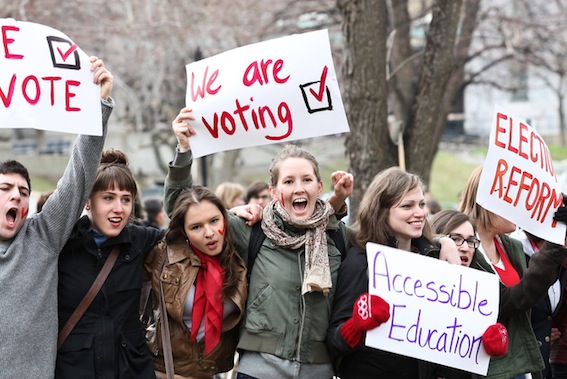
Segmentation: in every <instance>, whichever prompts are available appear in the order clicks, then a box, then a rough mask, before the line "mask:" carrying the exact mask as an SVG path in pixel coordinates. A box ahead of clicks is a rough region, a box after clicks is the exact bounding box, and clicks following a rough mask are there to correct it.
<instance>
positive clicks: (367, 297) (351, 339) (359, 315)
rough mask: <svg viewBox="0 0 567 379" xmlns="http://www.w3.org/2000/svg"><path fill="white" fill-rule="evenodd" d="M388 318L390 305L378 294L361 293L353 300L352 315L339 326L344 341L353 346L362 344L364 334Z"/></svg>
mask: <svg viewBox="0 0 567 379" xmlns="http://www.w3.org/2000/svg"><path fill="white" fill-rule="evenodd" d="M388 319H390V305H389V304H388V303H387V302H386V301H385V300H384V299H382V298H381V297H380V296H377V295H371V294H368V293H363V294H362V295H360V296H359V297H358V299H356V301H355V302H354V307H353V311H352V317H351V318H349V319H348V320H347V321H346V322H345V323H344V324H343V326H342V327H341V335H342V336H343V338H344V340H345V342H346V343H347V344H348V345H349V346H350V347H351V348H353V349H354V348H355V347H357V346H360V345H361V344H362V341H363V340H364V334H365V333H366V332H367V331H369V330H371V329H374V328H377V327H379V326H380V325H381V324H382V323H384V322H386V321H388Z"/></svg>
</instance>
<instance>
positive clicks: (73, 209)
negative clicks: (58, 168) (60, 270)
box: [30, 57, 114, 253]
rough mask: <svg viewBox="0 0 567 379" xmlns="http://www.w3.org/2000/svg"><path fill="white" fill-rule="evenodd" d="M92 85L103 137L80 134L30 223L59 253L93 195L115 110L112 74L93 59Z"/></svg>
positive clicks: (101, 63) (102, 63) (91, 60)
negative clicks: (47, 197)
mask: <svg viewBox="0 0 567 379" xmlns="http://www.w3.org/2000/svg"><path fill="white" fill-rule="evenodd" d="M90 62H91V71H92V72H93V82H94V83H95V84H98V85H100V94H101V103H102V130H103V132H102V136H87V135H79V136H78V137H77V139H76V141H75V144H74V146H73V150H72V152H71V156H70V158H69V162H68V164H67V167H66V169H65V172H64V173H63V176H62V178H61V179H60V180H59V182H58V183H57V188H56V189H55V191H54V192H53V194H52V195H51V197H50V200H49V202H47V203H46V204H45V206H44V208H43V210H42V212H40V213H39V214H37V216H35V217H34V218H33V219H32V220H31V221H30V222H34V223H37V224H38V225H39V228H40V230H46V231H48V232H47V233H46V235H47V238H48V239H49V243H50V245H51V250H52V251H55V252H57V253H59V251H61V249H62V248H63V245H64V244H65V242H67V239H68V238H69V235H70V233H71V230H72V229H73V226H74V225H75V222H76V221H77V219H78V218H79V216H80V215H81V212H82V210H83V207H84V205H85V202H86V200H87V197H88V196H89V194H90V192H91V188H92V186H93V183H94V179H95V176H96V171H97V168H98V166H99V163H100V157H101V153H102V149H103V146H104V141H105V138H106V131H107V123H108V119H109V117H110V114H111V113H112V109H113V108H114V100H113V99H112V98H111V97H109V95H110V91H111V89H112V81H113V77H112V74H111V73H110V72H109V71H108V70H107V69H106V67H105V65H104V62H103V61H102V60H101V59H98V58H97V57H91V58H90Z"/></svg>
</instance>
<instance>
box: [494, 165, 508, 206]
mask: <svg viewBox="0 0 567 379" xmlns="http://www.w3.org/2000/svg"><path fill="white" fill-rule="evenodd" d="M506 171H508V163H506V161H505V160H504V159H500V160H499V161H498V165H497V168H496V175H495V176H494V182H492V188H490V194H491V195H492V194H493V193H494V192H498V197H502V195H503V194H504V189H505V188H504V185H503V181H502V178H503V176H504V174H505V173H506Z"/></svg>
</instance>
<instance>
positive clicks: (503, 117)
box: [494, 112, 508, 149]
mask: <svg viewBox="0 0 567 379" xmlns="http://www.w3.org/2000/svg"><path fill="white" fill-rule="evenodd" d="M507 119H508V116H506V115H505V114H502V113H500V112H498V113H497V114H496V133H494V143H495V144H496V146H498V147H501V148H503V149H504V148H505V147H506V145H505V144H504V143H503V142H500V141H499V140H498V134H499V133H505V132H506V129H504V128H502V127H501V126H500V120H507Z"/></svg>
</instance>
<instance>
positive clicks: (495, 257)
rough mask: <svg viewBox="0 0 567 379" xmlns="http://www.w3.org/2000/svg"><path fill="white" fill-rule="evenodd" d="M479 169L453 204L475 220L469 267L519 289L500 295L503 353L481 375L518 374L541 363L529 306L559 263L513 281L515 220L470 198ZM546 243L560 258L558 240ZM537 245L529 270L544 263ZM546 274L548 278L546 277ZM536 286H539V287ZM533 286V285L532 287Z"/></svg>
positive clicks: (517, 250)
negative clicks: (506, 341) (539, 274)
mask: <svg viewBox="0 0 567 379" xmlns="http://www.w3.org/2000/svg"><path fill="white" fill-rule="evenodd" d="M481 173H482V166H480V167H477V168H476V169H475V170H474V171H473V172H472V174H471V176H470V177H469V180H468V181H467V184H466V186H465V189H464V191H463V194H462V198H461V203H460V205H459V210H460V211H461V212H463V213H465V214H466V215H468V216H469V218H470V219H471V222H472V223H473V224H474V225H475V226H476V230H477V235H478V237H479V239H480V240H481V243H480V246H479V247H478V250H477V252H476V253H475V257H474V259H473V261H472V263H471V267H472V268H476V269H479V270H483V271H487V272H490V273H493V274H496V275H498V277H499V278H500V282H501V283H502V285H503V286H505V287H508V288H511V290H510V292H511V293H516V292H515V291H517V290H518V289H521V288H524V290H525V291H524V292H523V293H522V292H520V293H516V295H511V296H502V295H501V299H500V313H499V321H500V322H501V323H502V324H504V325H505V326H506V327H507V328H508V332H509V335H510V344H509V353H508V354H506V355H504V356H502V357H499V358H492V359H491V361H490V366H489V370H488V375H487V376H488V377H508V378H516V377H520V378H523V377H525V375H526V374H529V373H534V374H535V373H537V374H539V372H540V371H541V370H543V369H544V367H545V366H544V362H543V360H542V357H541V353H540V351H539V346H538V343H537V340H536V338H535V336H534V333H533V331H532V326H531V322H530V309H531V307H532V306H533V305H534V304H535V303H536V302H537V300H539V298H541V296H543V295H544V294H545V291H547V289H548V288H549V286H550V285H551V284H553V282H554V281H555V280H557V278H558V272H559V267H555V268H554V267H552V268H551V269H550V270H548V271H547V275H545V274H546V272H545V271H544V272H543V273H542V274H543V279H542V280H539V281H536V280H534V281H526V280H522V284H521V285H520V286H518V284H519V283H520V279H521V278H522V277H525V276H526V275H525V271H526V258H525V254H524V250H523V248H522V244H521V243H520V242H519V241H517V240H514V239H512V238H510V237H509V236H508V235H507V233H511V232H513V231H514V230H515V229H516V225H514V224H513V223H511V222H510V221H508V220H506V219H505V218H503V217H501V216H499V215H497V214H495V213H493V212H490V211H488V210H486V209H485V208H483V207H481V206H480V205H478V204H477V203H476V196H477V191H478V184H479V180H480V175H481ZM546 249H551V250H552V251H555V253H556V254H557V256H558V257H559V262H560V263H562V262H563V261H562V260H561V259H560V258H561V257H562V250H563V249H561V248H560V247H558V246H555V247H554V246H549V247H548V248H546ZM543 250H544V249H542V251H540V252H539V253H538V254H536V255H534V257H533V259H532V260H530V267H531V266H534V270H536V269H538V268H537V267H539V270H544V269H545V266H541V267H540V266H539V265H538V264H537V260H538V259H543V258H545V255H546V254H543V256H539V255H540V254H541V253H543ZM538 256H539V257H538ZM534 260H536V261H535V262H534ZM526 274H527V273H526ZM524 279H525V278H524ZM549 279H551V282H548V280H549ZM541 288H543V291H540V289H541ZM514 289H515V290H514ZM533 289H537V291H535V292H534V291H533ZM501 292H502V290H501Z"/></svg>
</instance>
